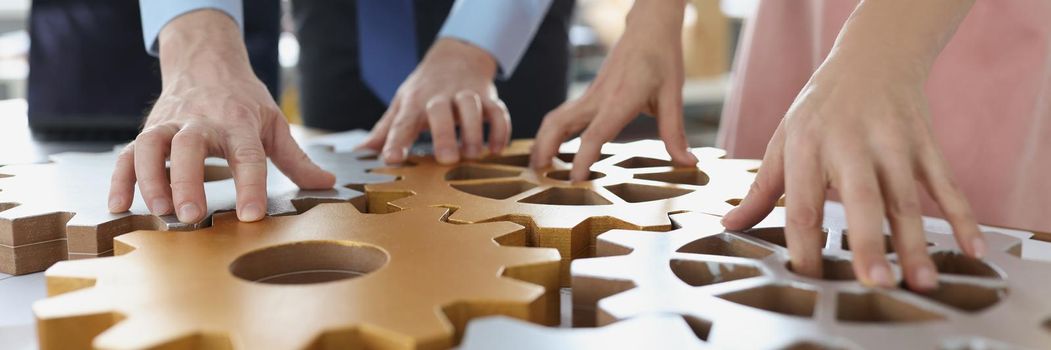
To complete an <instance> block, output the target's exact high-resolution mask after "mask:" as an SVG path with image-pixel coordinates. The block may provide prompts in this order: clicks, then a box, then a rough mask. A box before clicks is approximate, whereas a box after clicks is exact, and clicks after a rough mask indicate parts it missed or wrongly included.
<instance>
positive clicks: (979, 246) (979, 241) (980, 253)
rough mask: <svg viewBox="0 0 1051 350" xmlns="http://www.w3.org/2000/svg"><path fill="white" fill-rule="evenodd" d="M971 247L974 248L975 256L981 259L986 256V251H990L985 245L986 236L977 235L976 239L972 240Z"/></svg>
mask: <svg viewBox="0 0 1051 350" xmlns="http://www.w3.org/2000/svg"><path fill="white" fill-rule="evenodd" d="M971 249H972V250H974V257H975V258H979V259H981V258H984V257H985V253H986V252H987V251H988V249H989V247H988V246H986V245H985V239H984V238H982V237H975V238H974V240H972V241H971Z"/></svg>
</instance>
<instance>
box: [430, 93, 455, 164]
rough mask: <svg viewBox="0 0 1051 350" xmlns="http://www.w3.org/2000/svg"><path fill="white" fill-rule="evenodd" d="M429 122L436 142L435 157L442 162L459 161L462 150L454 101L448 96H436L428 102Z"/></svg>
mask: <svg viewBox="0 0 1051 350" xmlns="http://www.w3.org/2000/svg"><path fill="white" fill-rule="evenodd" d="M427 124H428V125H429V126H430V129H431V141H432V142H433V143H434V158H435V159H437V160H438V162H439V163H442V164H452V163H456V162H459V161H460V150H459V147H457V145H456V127H455V122H454V121H453V111H452V103H451V102H450V101H449V99H448V98H447V97H435V98H433V99H431V100H430V101H429V102H427Z"/></svg>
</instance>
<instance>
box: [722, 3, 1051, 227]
mask: <svg viewBox="0 0 1051 350" xmlns="http://www.w3.org/2000/svg"><path fill="white" fill-rule="evenodd" d="M759 3H760V5H759V10H758V13H757V14H756V17H755V18H754V20H752V21H750V22H749V23H748V25H747V26H746V28H745V32H744V35H743V39H742V44H741V46H740V49H739V52H738V54H737V58H736V62H735V65H734V84H733V85H732V88H731V91H730V96H729V97H728V99H727V101H726V104H725V106H724V110H723V117H722V118H723V119H722V128H721V130H720V131H719V141H718V143H719V145H720V147H724V148H726V149H727V151H728V152H729V154H730V156H732V157H738V158H761V157H762V155H763V151H764V150H765V148H766V144H767V142H768V140H769V139H770V136H771V135H772V134H773V132H774V130H775V129H776V128H777V125H778V122H779V121H780V120H781V118H782V116H784V113H785V111H786V110H787V109H788V106H789V105H790V104H791V103H792V101H793V99H794V98H795V96H796V94H797V93H798V92H799V90H800V89H801V88H802V87H803V85H804V84H805V83H806V81H807V80H808V79H809V77H810V74H811V73H812V72H813V71H814V70H815V69H816V68H817V66H818V65H819V64H820V63H821V62H822V61H823V60H824V58H825V56H826V55H827V54H828V52H829V50H830V49H831V47H832V44H833V42H834V41H835V38H836V35H837V34H838V33H839V30H840V28H841V27H842V26H843V23H844V22H845V21H846V19H847V17H848V16H849V15H850V13H851V11H853V9H854V6H856V4H857V2H856V1H842V0H810V1H760V2H759ZM926 90H927V96H928V100H929V102H930V109H931V118H932V123H933V126H934V134H935V138H936V139H937V140H938V143H939V144H940V146H941V148H942V153H943V154H944V155H945V157H946V158H947V160H948V162H949V165H950V167H951V168H952V171H953V174H954V176H955V179H956V181H957V184H958V185H959V186H960V187H961V189H962V190H963V191H964V193H965V194H966V196H967V198H968V199H970V203H971V207H972V208H973V210H974V212H975V215H976V216H977V218H978V221H979V222H980V223H982V224H986V225H995V226H1004V227H1013V228H1019V229H1025V230H1034V231H1042V232H1051V1H1047V0H1012V1H978V2H976V3H975V5H974V8H972V9H971V12H970V13H969V14H968V16H967V18H966V19H965V20H964V22H963V23H962V24H961V26H960V28H959V29H958V30H957V32H956V36H955V37H953V39H952V41H951V42H950V43H949V44H948V46H947V47H946V48H945V50H943V51H942V53H941V55H940V56H939V57H938V59H937V61H936V62H935V65H934V68H933V70H932V71H931V74H930V79H929V80H928V82H927V87H926ZM924 211H925V214H926V215H933V216H940V213H939V211H938V210H937V205H936V203H934V202H933V201H932V200H931V199H930V198H929V197H927V196H925V198H924Z"/></svg>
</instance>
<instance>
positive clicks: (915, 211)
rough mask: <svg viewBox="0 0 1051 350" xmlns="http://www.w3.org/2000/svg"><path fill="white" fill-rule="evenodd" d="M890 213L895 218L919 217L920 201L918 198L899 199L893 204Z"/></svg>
mask: <svg viewBox="0 0 1051 350" xmlns="http://www.w3.org/2000/svg"><path fill="white" fill-rule="evenodd" d="M889 209H890V213H891V214H892V215H895V216H906V217H912V216H919V212H920V210H921V205H920V201H919V199H917V198H899V199H897V200H894V201H892V202H891V205H890V208H889Z"/></svg>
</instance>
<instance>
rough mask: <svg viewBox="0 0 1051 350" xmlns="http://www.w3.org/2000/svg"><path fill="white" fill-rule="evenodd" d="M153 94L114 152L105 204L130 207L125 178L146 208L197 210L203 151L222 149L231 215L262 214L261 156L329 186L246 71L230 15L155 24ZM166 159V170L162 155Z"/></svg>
mask: <svg viewBox="0 0 1051 350" xmlns="http://www.w3.org/2000/svg"><path fill="white" fill-rule="evenodd" d="M159 40H160V43H159V47H160V64H161V77H162V89H161V95H160V97H159V98H158V99H157V103H155V104H154V106H153V109H152V110H151V111H150V114H149V116H148V117H147V118H146V123H145V125H144V127H143V130H142V132H141V133H140V134H139V136H138V137H136V138H135V141H134V142H132V143H131V144H129V145H128V147H126V148H125V149H124V151H123V152H121V155H120V157H118V159H117V165H116V167H115V168H114V171H113V178H112V182H111V185H110V195H109V209H110V211H112V212H123V211H126V210H128V208H129V207H130V206H131V203H132V200H133V198H134V195H135V185H136V183H137V184H138V186H139V189H140V192H141V193H142V199H143V200H145V203H146V205H147V207H149V209H150V211H151V212H152V213H153V214H156V215H167V214H172V213H175V214H176V215H178V217H179V220H180V221H182V222H186V223H193V222H197V221H199V220H201V219H202V218H204V215H205V213H206V212H207V211H206V209H207V207H206V206H207V202H206V201H205V193H204V159H205V157H209V156H221V157H225V158H226V159H227V160H228V161H229V162H230V167H231V170H232V171H233V174H234V183H235V185H236V188H237V215H238V217H239V218H240V219H241V220H244V221H255V220H259V219H262V218H263V215H265V214H266V208H267V205H266V176H267V174H266V169H267V164H266V159H267V157H269V158H270V159H272V160H273V162H274V164H275V165H276V166H277V167H278V169H280V170H281V171H282V172H283V173H285V174H286V175H288V177H289V178H290V179H291V180H292V181H293V182H295V183H296V184H298V185H299V186H300V187H302V188H308V189H321V188H330V187H332V185H333V183H334V182H335V178H334V177H333V176H332V174H329V173H327V172H325V171H324V170H321V169H320V168H318V166H317V165H315V164H314V163H313V162H311V161H310V160H309V159H308V158H307V156H306V154H304V153H303V151H302V150H301V149H300V148H299V146H298V145H297V144H296V143H295V141H294V140H292V136H291V134H290V133H289V128H288V123H287V122H286V121H285V118H284V116H283V115H282V114H281V111H280V109H278V107H277V104H276V103H274V100H273V98H271V97H270V94H269V93H268V92H267V90H266V87H265V86H263V83H262V82H260V81H259V79H257V78H256V77H255V74H254V73H253V72H252V68H251V66H250V65H249V63H248V52H247V50H246V49H245V46H244V41H243V40H242V39H241V31H240V30H239V29H238V27H237V24H236V23H235V22H234V21H233V20H232V19H231V18H230V16H228V15H227V14H224V13H222V12H219V11H215V10H210V9H205V10H197V11H192V12H188V13H185V14H183V15H180V16H178V17H176V18H175V19H172V20H171V21H170V22H169V23H168V24H167V25H165V26H164V28H163V29H162V30H161V32H160V37H159ZM168 158H170V159H171V176H170V179H169V176H168V172H167V171H166V170H165V161H166V160H167V159H168Z"/></svg>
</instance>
